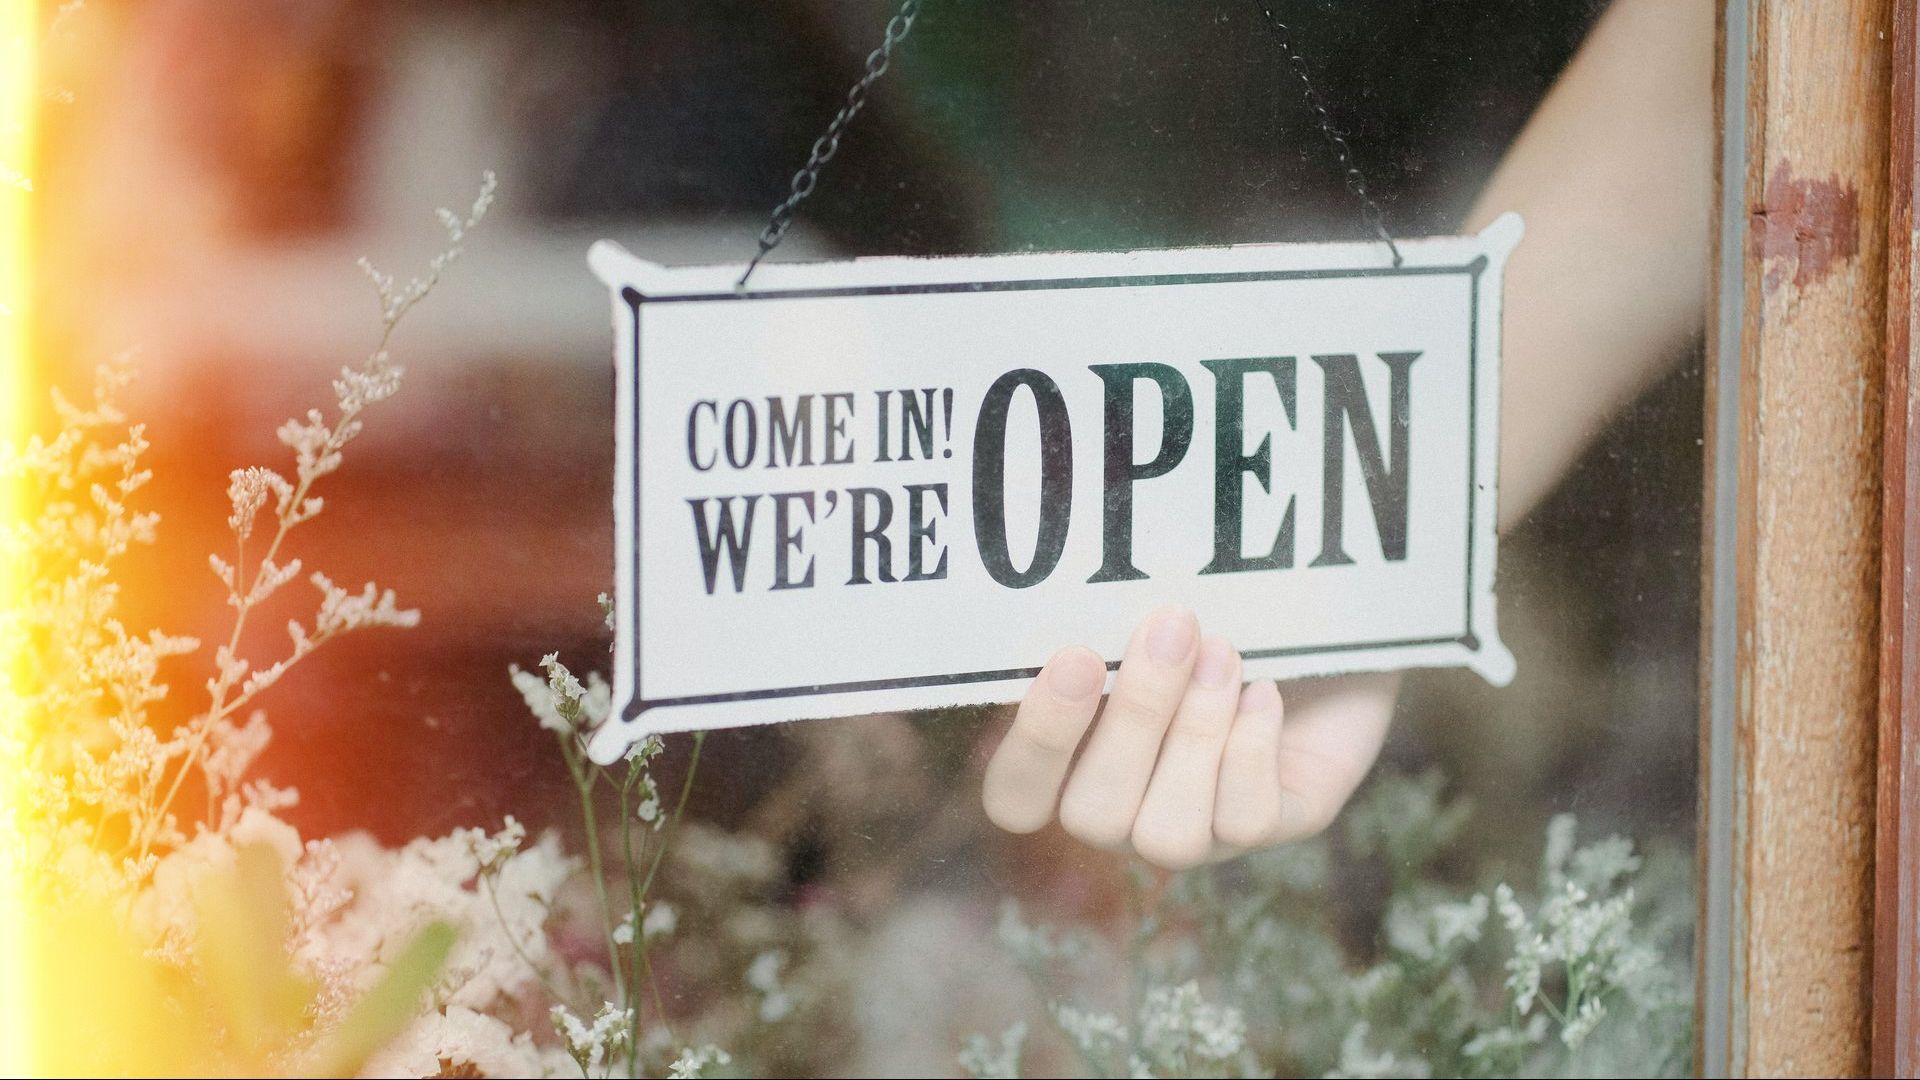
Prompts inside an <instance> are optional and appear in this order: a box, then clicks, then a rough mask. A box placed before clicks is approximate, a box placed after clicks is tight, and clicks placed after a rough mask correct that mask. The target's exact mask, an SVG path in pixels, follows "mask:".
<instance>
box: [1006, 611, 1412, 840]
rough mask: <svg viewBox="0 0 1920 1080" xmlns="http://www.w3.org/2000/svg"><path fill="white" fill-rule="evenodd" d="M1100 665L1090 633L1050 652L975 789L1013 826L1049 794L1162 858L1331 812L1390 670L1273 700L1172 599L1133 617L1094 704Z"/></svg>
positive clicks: (1081, 832)
mask: <svg viewBox="0 0 1920 1080" xmlns="http://www.w3.org/2000/svg"><path fill="white" fill-rule="evenodd" d="M1105 681H1106V664H1105V662H1104V661H1102V660H1101V658H1100V657H1099V655H1098V654H1096V653H1094V652H1093V651H1092V650H1091V649H1085V648H1080V647H1074V648H1068V649H1062V650H1061V651H1060V652H1058V653H1056V654H1054V657H1053V659H1051V660H1049V661H1048V662H1047V666H1046V667H1045V668H1043V669H1041V671H1040V674H1039V676H1038V677H1036V678H1035V679H1034V681H1033V685H1032V686H1031V687H1030V688H1028V690H1027V694H1026V697H1025V698H1023V699H1022V700H1021V702H1020V708H1019V711H1018V712H1017V713H1016V714H1015V715H1014V719H1013V724H1012V726H1011V727H1009V728H1008V729H1007V733H1006V735H1005V737H1004V738H1003V739H1002V740H1001V742H1000V746H999V747H998V748H997V749H996V750H995V751H994V754H993V758H992V760H990V761H989V762H988V763H987V770H986V778H985V781H984V783H983V785H982V791H981V801H982V802H983V803H984V804H985V806H986V811H987V817H988V818H990V819H991V820H992V821H993V823H994V824H996V825H998V826H1000V827H1001V828H1003V829H1006V830H1007V831H1008V832H1015V833H1028V832H1034V831H1036V830H1038V829H1041V828H1044V827H1045V826H1046V825H1047V823H1048V822H1049V821H1052V820H1053V818H1054V816H1055V811H1056V808H1057V810H1058V814H1059V819H1060V824H1061V826H1062V827H1063V828H1065V829H1066V830H1067V832H1068V833H1069V834H1071V835H1072V836H1074V837H1075V838H1077V839H1079V840H1080V841H1082V842H1084V843H1086V844H1090V845H1092V846H1094V847H1097V848H1103V849H1106V850H1113V851H1124V850H1127V849H1128V848H1131V849H1132V850H1133V851H1135V852H1137V853H1139V855H1140V856H1141V857H1143V858H1145V859H1146V860H1147V861H1148V862H1151V863H1153V864H1154V865H1156V866H1160V867H1163V868H1165V869H1168V870H1183V869H1186V868H1188V867H1192V866H1197V865H1199V864H1201V863H1204V862H1208V861H1211V860H1219V859H1229V858H1232V857H1234V856H1236V855H1239V854H1241V853H1243V852H1245V851H1247V850H1250V849H1253V848H1261V847H1269V846H1272V845H1274V844H1283V843H1287V842H1289V841H1293V840H1300V839H1304V838H1306V837H1309V836H1312V835H1313V834H1315V833H1317V832H1319V831H1321V830H1322V829H1324V828H1326V827H1327V825H1328V824H1330V823H1331V822H1332V821H1333V818H1334V815H1336V814H1337V813H1339V811H1340V808H1341V807H1342V806H1344V805H1345V804H1346V801H1347V799H1348V797H1349V796H1351V795H1352V794H1353V790H1354V788H1356V787H1358V786H1359V784H1360V781H1361V780H1362V779H1363V778H1364V777H1365V776H1366V774H1367V770H1368V769H1369V768H1371V767H1372V765H1373V760H1374V758H1375V757H1377V756H1378V755H1379V753H1380V745H1381V743H1382V742H1383V741H1384V740H1385V738H1386V732H1387V725H1388V722H1389V721H1390V720H1391V719H1392V717H1393V699H1394V692H1395V689H1396V687H1397V686H1398V684H1399V678H1398V676H1395V675H1352V676H1343V677H1340V678H1331V679H1316V680H1310V681H1303V682H1297V683H1292V684H1289V686H1288V690H1287V697H1288V700H1287V702H1286V703H1285V704H1284V706H1283V703H1282V701H1281V694H1280V689H1279V687H1278V686H1277V685H1276V684H1274V683H1272V682H1270V681H1266V680H1261V681H1258V682H1253V683H1249V684H1247V685H1246V686H1245V687H1244V688H1242V686H1241V683H1240V654H1239V653H1238V652H1236V651H1235V650H1234V648H1233V646H1232V645H1231V644H1229V643H1228V642H1227V640H1226V639H1225V638H1222V637H1218V636H1212V635H1207V636H1203V635H1202V634H1201V633H1200V626H1199V623H1198V621H1197V620H1196V619H1195V618H1194V615H1193V613H1192V612H1190V611H1186V610H1182V609H1177V608H1163V609H1160V610H1157V611H1155V612H1153V613H1151V614H1149V615H1148V616H1147V618H1146V619H1145V620H1143V621H1142V622H1141V623H1140V626H1139V627H1138V628H1137V629H1136V630H1135V631H1134V634H1133V639H1132V640H1131V641H1130V642H1129V643H1128V645H1127V651H1126V655H1125V657H1124V658H1123V659H1122V661H1121V663H1120V669H1119V673H1118V674H1117V676H1116V677H1115V681H1114V687H1113V693H1112V695H1111V696H1110V697H1109V698H1108V699H1107V702H1106V707H1105V708H1104V709H1099V705H1100V690H1101V687H1102V686H1103V685H1104V684H1105ZM1096 709H1099V722H1098V723H1097V724H1096V723H1094V714H1095V711H1096ZM1089 726H1091V727H1092V728H1093V733H1092V735H1091V736H1087V729H1088V727H1089ZM1083 736H1086V738H1085V745H1084V746H1082V745H1081V743H1082V737H1083ZM1076 751H1078V757H1077V758H1076V756H1075V752H1076ZM1069 772H1071V774H1072V775H1071V776H1069V775H1068V774H1069ZM1063 780H1064V781H1065V791H1064V793H1063V792H1062V790H1061V785H1062V781H1063Z"/></svg>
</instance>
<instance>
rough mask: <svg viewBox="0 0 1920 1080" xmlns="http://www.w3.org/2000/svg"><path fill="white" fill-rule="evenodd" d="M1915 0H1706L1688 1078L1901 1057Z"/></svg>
mask: <svg viewBox="0 0 1920 1080" xmlns="http://www.w3.org/2000/svg"><path fill="white" fill-rule="evenodd" d="M1912 8H1913V0H1823V2H1822V3H1819V4H1806V3H1795V2H1793V0H1725V2H1724V3H1723V4H1722V6H1721V21H1720V34H1719V49H1720V64H1719V76H1718V78H1717V80H1716V93H1717V97H1718V99H1719V102H1720V106H1721V117H1722V121H1723V122H1722V127H1721V146H1720V150H1721V154H1720V159H1719V161H1720V176H1719V181H1720V182H1719V197H1720V213H1719V214H1718V215H1717V217H1716V221H1715V232H1716V235H1715V251H1716V253H1717V256H1718V257H1717V259H1716V264H1715V281H1714V291H1713V295H1712V301H1713V304H1714V308H1715V312H1714V316H1713V317H1711V318H1710V319H1709V320H1708V339H1709V341H1708V348H1709V356H1710V358H1711V360H1712V364H1713V368H1714V374H1713V376H1712V377H1711V379H1710V381H1709V393H1708V399H1709V400H1708V410H1707V430H1708V433H1709V438H1708V447H1707V451H1708V452H1707V460H1708V465H1707V490H1708V495H1709V499H1710V502H1711V508H1712V513H1711V514H1710V515H1709V518H1710V521H1711V525H1710V527H1709V529H1708V532H1707V537H1706V543H1705V548H1706V550H1705V573H1704V582H1703V585H1704V588H1705V590H1706V592H1705V601H1706V602H1705V604H1704V605H1703V610H1704V611H1705V612H1706V618H1705V620H1704V622H1705V625H1704V627H1703V645H1704V657H1705V660H1704V665H1703V668H1704V670H1703V676H1702V683H1703V695H1702V725H1701V732H1702V734H1701V748H1702V756H1701V769H1702V783H1701V836H1702V853H1703V858H1702V864H1701V865H1702V879H1701V884H1702V888H1701V923H1700V927H1701V933H1700V935H1699V942H1700V951H1699V961H1700V976H1701V978H1700V984H1699V985H1700V995H1699V1006H1698V1008H1699V1012H1698V1017H1699V1021H1700V1022H1699V1033H1700V1035H1699V1038H1700V1061H1699V1065H1700V1069H1701V1071H1702V1072H1703V1073H1705V1074H1707V1075H1835V1076H1837V1075H1862V1074H1866V1073H1867V1072H1868V1071H1869V1070H1872V1071H1873V1072H1874V1073H1875V1074H1878V1075H1890V1074H1896V1073H1897V1074H1899V1075H1913V1072H1914V1068H1915V1054H1914V1029H1915V1023H1914V1020H1915V1009H1914V1006H1913V998H1914V994H1915V992H1916V990H1920V987H1916V985H1915V982H1914V969H1915V966H1916V964H1920V955H1916V953H1915V947H1916V943H1917V942H1920V938H1917V937H1916V932H1915V927H1916V922H1917V921H1916V918H1915V912H1916V908H1915V901H1914V878H1915V874H1916V871H1917V869H1920V863H1917V862H1916V858H1920V853H1917V851H1916V847H1915V837H1914V833H1915V830H1916V828H1920V805H1916V804H1915V799H1916V797H1920V786H1916V785H1915V784H1914V783H1913V780H1914V779H1916V777H1920V761H1916V760H1915V758H1914V753H1915V750H1916V748H1917V747H1920V738H1917V736H1920V717H1917V716H1916V713H1915V709H1914V704H1915V684H1914V679H1913V676H1914V674H1915V673H1916V671H1915V667H1914V659H1915V658H1914V657H1913V655H1912V652H1913V650H1912V648H1911V647H1910V645H1909V637H1908V635H1909V633H1911V632H1912V631H1913V630H1915V629H1920V627H1917V626H1916V623H1915V621H1914V620H1915V618H1916V615H1920V611H1916V607H1915V603H1914V600H1915V594H1914V591H1913V587H1912V584H1911V579H1910V573H1911V570H1912V567H1913V554H1914V552H1915V551H1916V550H1920V532H1917V528H1920V523H1916V522H1915V521H1913V520H1910V516H1909V513H1908V511H1907V507H1908V506H1909V505H1911V501H1910V500H1909V499H1908V497H1907V493H1908V491H1910V490H1912V487H1913V484H1914V482H1915V478H1916V473H1917V472H1920V470H1915V469H1913V468H1911V466H1912V465H1913V464H1914V457H1913V453H1914V447H1913V443H1912V440H1911V438H1910V433H1911V431H1912V422H1913V420H1914V419H1915V414H1914V410H1913V403H1912V401H1911V399H1910V395H1909V393H1908V385H1909V382H1908V374H1909V372H1910V370H1911V364H1912V357H1911V355H1910V351H1909V342H1910V341H1911V340H1912V333H1911V331H1912V325H1911V320H1912V316H1913V311H1912V304H1911V295H1910V291H1911V282H1912V280H1913V276H1912V272H1911V271H1912V259H1913V257H1914V251H1913V247H1914V245H1913V244H1912V243H1911V226H1910V224H1909V223H1910V221H1911V212H1910V208H1911V196H1912V186H1913V185H1912V177H1913V172H1914V160H1913V144H1914V141H1913V123H1914V115H1913V108H1912V104H1913V89H1914V87H1913V82H1914V76H1913V68H1914V40H1913V33H1914V20H1913V14H1912ZM1903 34H1904V37H1903ZM1890 166H1893V167H1892V168H1890ZM1890 179H1891V182H1890ZM1889 210H1891V213H1889ZM1890 299H1891V303H1890ZM1883 553H1884V555H1885V556H1886V557H1885V558H1883ZM1883 614H1884V616H1885V618H1884V619H1883V617H1882V616H1883ZM1876 869H1877V876H1876Z"/></svg>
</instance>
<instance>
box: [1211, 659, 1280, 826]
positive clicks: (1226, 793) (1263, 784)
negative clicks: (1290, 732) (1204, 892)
mask: <svg viewBox="0 0 1920 1080" xmlns="http://www.w3.org/2000/svg"><path fill="white" fill-rule="evenodd" d="M1284 714H1285V706H1284V704H1283V703H1282V702H1281V700H1280V688H1279V687H1278V686H1276V685H1274V684H1273V683H1272V682H1271V681H1268V680H1265V679H1262V680H1260V681H1257V682H1251V683H1248V684H1247V686H1246V688H1245V689H1243V690H1242V691H1241V692H1240V704H1239V708H1238V710H1237V712H1236V713H1235V715H1234V719H1233V728H1232V729H1231V730H1230V731H1229V732H1228V733H1227V746H1226V751H1225V753H1223V754H1222V755H1221V758H1220V786H1219V788H1218V791H1217V793H1216V794H1215V797H1214V810H1213V836H1214V839H1215V840H1216V841H1217V842H1218V843H1219V845H1220V846H1221V847H1222V848H1225V849H1229V850H1233V851H1238V850H1244V849H1246V848H1256V847H1264V846H1266V845H1268V844H1271V843H1273V842H1274V841H1273V838H1274V837H1276V836H1277V835H1278V834H1279V832H1280V827H1281V822H1282V820H1283V814H1284V812H1285V809H1286V808H1285V807H1284V806H1283V805H1282V801H1283V799H1284V798H1285V794H1284V790H1283V789H1282V787H1281V784H1280V725H1281V721H1282V718H1283V716H1284Z"/></svg>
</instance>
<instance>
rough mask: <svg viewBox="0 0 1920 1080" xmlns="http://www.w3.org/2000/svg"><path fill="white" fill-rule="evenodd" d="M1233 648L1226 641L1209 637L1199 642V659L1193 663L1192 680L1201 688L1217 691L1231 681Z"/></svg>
mask: <svg viewBox="0 0 1920 1080" xmlns="http://www.w3.org/2000/svg"><path fill="white" fill-rule="evenodd" d="M1233 661H1234V652H1233V646H1231V645H1229V644H1227V639H1225V638H1217V637H1210V638H1204V639H1202V640H1201V642H1200V659H1198V660H1196V661H1194V663H1193V678H1194V681H1195V682H1198V683H1199V684H1200V685H1201V686H1205V687H1207V688H1209V689H1213V690H1218V689H1220V688H1221V687H1223V686H1226V685H1227V684H1228V683H1230V682H1232V681H1233V669H1234V663H1233Z"/></svg>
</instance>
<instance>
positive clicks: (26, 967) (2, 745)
mask: <svg viewBox="0 0 1920 1080" xmlns="http://www.w3.org/2000/svg"><path fill="white" fill-rule="evenodd" d="M39 41H40V38H39V19H38V17H37V12H36V10H35V2H34V0H0V445H9V446H18V445H20V444H21V443H22V442H24V440H25V435H26V426H27V424H28V423H29V419H28V418H29V415H30V407H29V403H30V395H31V394H32V392H33V386H32V383H33V371H32V368H31V364H30V361H29V356H28V348H29V339H30V335H31V327H30V325H29V320H28V312H29V309H30V305H31V295H30V289H29V260H30V251H29V244H30V235H29V210H30V203H29V200H30V193H29V191H28V189H27V186H26V185H27V178H29V177H31V176H32V175H33V149H34V146H33V143H34V139H33V126H34V114H35V112H36V111H37V109H36V106H37V103H38V90H37V85H38V79H37V74H36V71H35V63H36V60H37V59H38V58H37V56H36V55H35V54H36V52H37V47H38V45H39ZM30 511H31V508H30V507H29V506H27V504H26V493H25V491H24V489H23V488H22V486H21V485H20V484H18V483H14V482H10V481H7V480H6V479H5V478H0V524H3V525H5V526H6V527H9V528H10V527H11V526H12V524H13V523H14V522H16V521H19V520H21V519H22V518H23V517H24V515H26V514H27V513H29V512H30ZM25 588H26V582H25V581H24V580H23V579H22V573H21V568H20V567H19V566H18V565H16V564H15V562H14V561H13V560H12V559H9V558H4V557H0V610H13V609H15V608H17V606H18V605H19V603H20V602H21V597H22V594H23V592H24V590H25ZM15 659H16V658H14V657H11V656H0V664H4V665H5V668H4V670H6V671H8V672H14V673H17V668H16V665H15ZM0 712H5V713H14V714H15V715H0V724H4V725H7V726H9V727H13V728H14V730H12V731H5V730H0V814H4V815H5V816H4V817H0V839H5V838H8V837H11V838H18V837H19V836H20V835H21V833H20V831H19V830H18V829H16V828H14V825H13V823H14V821H15V818H14V815H15V814H18V813H20V812H21V811H22V810H23V809H24V808H23V807H22V805H21V799H22V797H23V794H24V785H23V784H22V783H21V778H22V775H23V774H22V770H23V768H24V765H25V762H24V761H23V760H22V757H21V742H20V739H19V736H20V735H21V734H22V733H21V732H20V731H19V730H18V727H17V725H20V724H23V723H24V722H25V718H23V717H21V716H18V715H17V712H18V710H17V709H11V708H8V706H7V703H6V702H5V701H4V700H0ZM21 854H23V852H21V851H20V849H19V848H18V847H14V848H13V850H12V851H0V958H7V959H0V1075H6V1076H20V1075H25V1074H27V1073H29V1072H30V1071H31V1068H32V1063H33V1062H34V1061H35V1060H36V1059H37V1057H38V1054H37V1047H36V1045H35V1042H34V1038H35V1035H36V1034H37V1033H36V1032H35V1031H34V1030H33V1029H34V1027H35V1026H36V1025H35V1023H34V1012H35V1010H34V1009H33V1005H32V997H31V993H32V990H31V985H32V971H33V968H34V965H32V964H30V963H28V962H27V960H26V958H27V957H28V956H29V955H30V951H29V942H30V934H31V927H30V926H29V925H28V915H29V912H28V908H27V903H26V882H25V880H24V875H25V874H26V873H27V872H29V871H30V870H31V868H30V867H27V866H25V865H23V864H22V860H21V859H20V857H19V856H20V855H21Z"/></svg>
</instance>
